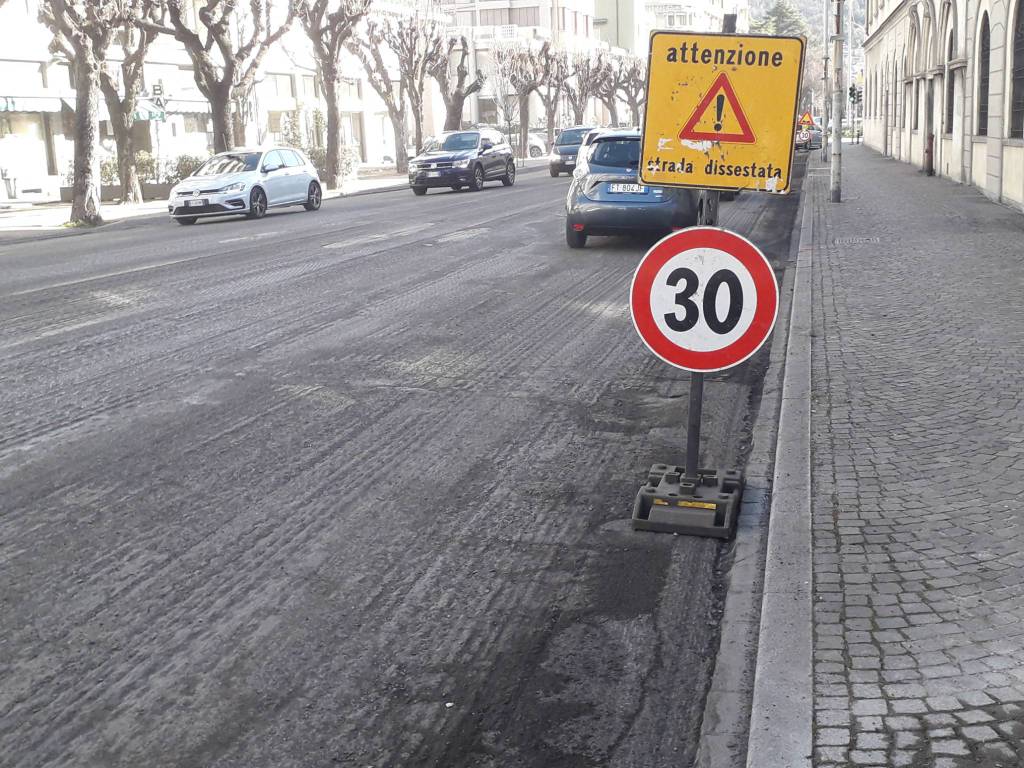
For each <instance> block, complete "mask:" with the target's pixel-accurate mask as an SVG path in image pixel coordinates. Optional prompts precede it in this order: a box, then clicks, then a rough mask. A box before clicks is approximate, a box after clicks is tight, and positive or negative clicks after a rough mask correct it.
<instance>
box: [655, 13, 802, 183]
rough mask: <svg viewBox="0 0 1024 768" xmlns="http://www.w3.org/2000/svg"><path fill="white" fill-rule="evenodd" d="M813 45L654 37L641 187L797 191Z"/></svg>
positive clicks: (749, 38) (794, 40)
mask: <svg viewBox="0 0 1024 768" xmlns="http://www.w3.org/2000/svg"><path fill="white" fill-rule="evenodd" d="M803 60H804V41H803V40H802V39H801V38H798V37H768V36H763V35H725V34H722V35H717V34H706V33H702V34H692V33H688V32H652V33H651V51H650V66H649V67H648V72H647V109H646V110H645V115H644V130H643V149H642V155H641V160H640V180H641V181H642V182H643V183H645V184H653V185H658V186H674V187H705V188H710V189H757V190H763V191H767V192H788V191H789V179H790V171H791V166H792V162H793V141H794V135H793V120H794V118H795V117H796V114H797V111H796V110H797V99H798V97H799V93H800V75H801V72H802V69H803Z"/></svg>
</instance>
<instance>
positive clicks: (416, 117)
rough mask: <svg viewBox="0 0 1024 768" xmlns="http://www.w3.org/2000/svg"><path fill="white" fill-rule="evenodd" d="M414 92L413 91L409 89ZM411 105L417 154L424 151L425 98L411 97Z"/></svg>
mask: <svg viewBox="0 0 1024 768" xmlns="http://www.w3.org/2000/svg"><path fill="white" fill-rule="evenodd" d="M409 92H410V93H412V91H411V90H410V91H409ZM409 106H410V107H411V108H412V127H413V138H414V139H415V142H416V144H415V146H416V154H417V155H418V154H419V153H420V152H422V151H423V98H422V95H421V96H420V97H419V98H410V99H409Z"/></svg>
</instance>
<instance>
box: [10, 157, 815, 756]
mask: <svg viewBox="0 0 1024 768" xmlns="http://www.w3.org/2000/svg"><path fill="white" fill-rule="evenodd" d="M566 188H567V181H566V179H564V178H562V179H559V180H554V179H551V178H549V177H548V176H547V175H546V174H544V175H541V174H537V173H529V174H524V175H522V176H521V177H520V179H519V181H518V183H517V184H516V186H515V187H514V188H512V189H504V188H502V187H500V186H493V185H492V186H488V187H487V188H486V189H485V190H484V191H483V192H480V193H468V192H463V193H449V192H444V193H437V192H432V193H431V194H430V195H428V196H427V197H426V198H415V197H414V196H413V195H412V194H411V193H409V192H407V191H402V192H391V193H385V194H379V195H373V196H367V197H361V198H352V199H347V200H337V201H328V202H327V203H326V204H325V205H324V208H323V209H322V210H321V211H320V212H318V213H307V212H305V211H302V209H292V210H289V211H287V212H281V213H275V214H272V215H270V216H268V217H267V218H266V219H264V220H262V221H259V222H249V221H243V220H225V221H218V222H215V223H203V224H200V225H197V226H195V227H189V228H184V227H179V226H176V225H175V224H174V223H172V222H170V221H169V220H166V219H164V218H155V219H145V220H136V221H132V222H127V223H125V224H120V225H114V226H111V227H108V228H102V229H100V230H98V231H96V232H93V233H89V234H85V235H81V236H71V237H61V238H57V239H50V240H43V241H38V242H29V243H21V244H13V245H12V244H7V245H3V244H0V412H2V414H3V419H2V423H3V429H2V431H0V508H2V510H0V511H2V514H0V564H2V565H0V570H2V580H0V626H2V627H3V631H2V632H0V680H2V683H0V755H3V760H2V761H0V762H2V763H3V765H4V766H10V767H11V768H14V767H15V766H19V767H20V766H25V767H26V768H28V767H31V768H44V767H47V766H53V767H57V766H60V768H77V767H79V766H89V767H92V766H96V767H97V768H99V767H102V768H115V767H121V766H124V767H125V768H127V767H129V766H131V768H138V767H139V766H146V767H147V768H159V767H161V766H174V767H175V768H185V767H190V766H197V767H198V766H203V767H208V766H218V767H219V766H239V767H243V766H244V768H262V767H263V766H267V767H270V766H273V768H291V767H294V768H299V767H300V766H301V768H312V767H314V766H317V767H318V766H335V765H341V766H354V767H364V766H375V767H377V766H403V767H405V766H439V767H444V768H454V767H460V766H466V767H467V768H468V767H469V766H472V767H473V768H487V767H492V766H493V767H494V768H517V767H520V766H521V767H523V768H560V767H562V766H564V767H566V768H568V767H570V766H571V767H574V768H575V767H576V766H580V767H582V766H614V767H615V768H629V767H635V768H660V767H661V766H666V767H667V766H673V767H674V766H685V765H688V764H689V762H690V760H691V759H692V756H693V754H694V750H695V748H696V733H697V730H698V728H699V725H700V716H701V707H702V703H703V696H704V691H705V690H706V687H707V684H708V680H709V676H710V673H711V667H712V664H713V659H714V653H715V650H716V648H717V636H716V625H717V616H718V613H719V611H720V602H721V597H720V595H719V594H718V591H717V583H718V578H717V574H716V566H717V563H718V556H719V550H720V546H721V545H720V544H719V542H717V541H715V540H711V539H700V538H691V537H675V536H668V535H661V534H642V533H633V532H631V531H630V530H629V528H628V525H627V519H628V515H629V510H630V505H631V502H632V497H633V495H634V494H635V492H636V489H637V487H638V484H639V482H640V480H641V478H642V477H643V475H644V473H645V470H646V468H647V467H648V466H649V465H650V464H651V463H653V462H656V461H658V462H660V461H666V460H673V461H681V459H682V455H681V450H682V447H683V445H684V442H685V435H684V425H685V417H686V411H685V408H686V394H687V383H686V381H687V380H686V376H685V374H682V373H681V372H678V371H675V370H672V369H670V368H668V367H667V366H665V365H664V364H662V363H660V362H658V361H657V360H655V359H654V358H653V357H652V356H651V355H650V354H649V353H647V352H646V351H645V350H644V348H643V347H642V345H641V343H640V341H639V339H638V338H637V337H636V335H635V333H634V331H633V329H632V326H631V324H630V321H629V314H628V309H627V306H626V299H627V289H628V285H629V280H630V278H631V276H632V272H633V270H634V268H635V266H636V264H637V261H638V259H639V257H640V256H641V255H642V253H643V251H644V249H645V247H646V244H645V243H643V242H639V241H635V240H626V239H615V240H603V239H599V240H592V241H591V245H590V246H589V247H588V248H587V249H586V250H585V251H571V250H569V249H568V248H567V247H566V246H565V245H564V238H563V234H562V227H563V218H562V210H563V198H564V195H565V191H566ZM796 202H797V201H796V199H795V196H794V197H791V198H788V199H779V198H769V197H767V196H755V195H744V196H742V197H741V198H740V199H739V200H737V201H736V202H733V203H725V204H723V208H722V224H723V226H727V227H729V228H731V229H734V230H736V231H738V232H740V233H743V234H747V235H749V236H751V237H752V238H753V239H754V240H755V241H756V242H758V243H759V244H760V245H762V247H764V248H765V249H766V251H768V253H769V255H770V256H772V257H776V258H779V259H784V258H785V254H786V253H787V250H788V241H789V235H790V229H791V225H792V219H793V215H794V213H795V205H796ZM764 354H765V353H764V351H762V353H761V354H760V355H759V356H757V357H755V358H754V359H752V360H751V361H750V362H749V363H748V364H746V365H745V366H744V367H742V368H739V369H735V370H734V371H733V372H731V373H730V374H726V375H719V376H715V377H709V380H708V384H707V387H706V390H705V392H706V403H705V431H704V455H705V457H706V458H705V463H725V464H728V463H736V462H741V461H742V454H743V451H744V448H745V444H746V442H747V435H746V430H747V425H748V423H749V417H750V409H751V407H756V402H757V388H758V382H759V376H760V370H761V367H763V364H764V359H763V358H764Z"/></svg>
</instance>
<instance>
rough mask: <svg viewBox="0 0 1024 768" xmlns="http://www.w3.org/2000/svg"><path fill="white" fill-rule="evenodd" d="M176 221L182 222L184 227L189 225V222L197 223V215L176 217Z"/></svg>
mask: <svg viewBox="0 0 1024 768" xmlns="http://www.w3.org/2000/svg"><path fill="white" fill-rule="evenodd" d="M175 221H176V222H178V223H179V224H181V225H182V226H183V227H187V226H188V225H189V224H195V223H196V217H195V216H185V217H183V218H178V219H175Z"/></svg>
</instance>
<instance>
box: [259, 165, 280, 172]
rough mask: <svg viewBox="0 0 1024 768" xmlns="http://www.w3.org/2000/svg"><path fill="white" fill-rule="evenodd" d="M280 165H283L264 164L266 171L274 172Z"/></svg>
mask: <svg viewBox="0 0 1024 768" xmlns="http://www.w3.org/2000/svg"><path fill="white" fill-rule="evenodd" d="M280 167H281V166H280V165H271V164H267V165H264V166H263V172H264V173H273V172H274V171H276V170H278V169H280Z"/></svg>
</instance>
